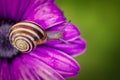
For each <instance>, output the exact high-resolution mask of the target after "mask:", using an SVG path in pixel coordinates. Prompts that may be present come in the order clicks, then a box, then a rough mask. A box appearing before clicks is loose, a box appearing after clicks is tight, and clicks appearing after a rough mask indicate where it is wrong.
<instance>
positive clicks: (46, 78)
mask: <svg viewBox="0 0 120 80" xmlns="http://www.w3.org/2000/svg"><path fill="white" fill-rule="evenodd" d="M23 61H24V62H25V64H26V65H27V67H29V68H30V69H32V70H33V71H34V72H35V73H36V74H37V75H38V76H39V77H42V79H43V80H64V78H63V77H62V76H61V75H60V74H58V73H57V72H56V71H55V70H53V69H52V68H51V67H49V66H48V65H46V64H44V63H43V62H42V61H40V60H38V59H36V57H32V56H29V55H25V56H23Z"/></svg>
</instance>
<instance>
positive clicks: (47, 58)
mask: <svg viewBox="0 0 120 80" xmlns="http://www.w3.org/2000/svg"><path fill="white" fill-rule="evenodd" d="M30 55H32V56H35V57H36V58H38V59H40V60H41V61H43V62H44V63H46V64H47V65H49V66H51V67H52V68H53V69H55V70H56V71H58V72H59V73H60V74H62V76H64V77H73V76H76V75H77V74H78V72H79V70H80V67H79V64H78V63H77V61H75V60H74V59H73V58H72V57H70V56H69V55H67V54H66V53H64V52H61V51H59V50H56V49H54V48H50V47H47V46H38V47H37V48H36V49H35V50H33V52H31V53H30Z"/></svg>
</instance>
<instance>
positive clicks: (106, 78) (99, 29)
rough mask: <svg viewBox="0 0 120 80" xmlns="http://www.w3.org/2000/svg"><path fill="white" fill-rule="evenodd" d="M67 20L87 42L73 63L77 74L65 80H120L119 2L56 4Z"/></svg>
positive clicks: (63, 0)
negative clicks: (79, 68)
mask: <svg viewBox="0 0 120 80" xmlns="http://www.w3.org/2000/svg"><path fill="white" fill-rule="evenodd" d="M56 3H57V5H58V6H59V7H60V8H61V9H62V10H63V12H64V14H65V16H66V17H67V19H68V20H72V23H74V24H76V25H77V26H78V27H79V28H80V31H81V36H82V37H84V38H85V39H86V41H87V51H86V52H85V54H83V55H81V56H78V57H77V58H76V60H77V61H78V62H79V63H80V65H81V71H80V74H79V75H78V76H77V77H75V78H71V79H68V80H120V69H119V68H120V65H119V63H120V62H119V61H120V47H119V46H120V42H119V41H120V40H119V39H120V7H119V5H120V1H119V0H57V1H56Z"/></svg>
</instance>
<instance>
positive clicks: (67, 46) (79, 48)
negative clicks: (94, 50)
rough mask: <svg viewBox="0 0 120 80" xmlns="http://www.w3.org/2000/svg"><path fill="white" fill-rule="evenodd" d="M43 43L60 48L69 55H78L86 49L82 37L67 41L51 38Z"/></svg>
mask: <svg viewBox="0 0 120 80" xmlns="http://www.w3.org/2000/svg"><path fill="white" fill-rule="evenodd" d="M45 45H46V46H49V47H52V48H54V49H57V50H61V51H63V52H65V53H66V54H69V55H70V56H78V55H81V54H83V53H84V52H85V51H86V42H85V40H84V39H82V38H78V39H76V40H73V41H68V43H65V42H62V41H55V40H52V41H48V42H47V43H45Z"/></svg>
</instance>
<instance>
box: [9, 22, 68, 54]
mask: <svg viewBox="0 0 120 80" xmlns="http://www.w3.org/2000/svg"><path fill="white" fill-rule="evenodd" d="M64 28H65V27H63V29H61V31H60V32H46V31H45V30H43V29H42V28H41V27H40V26H39V25H38V24H36V23H33V22H28V21H24V22H19V23H17V24H15V25H13V26H12V27H11V29H10V32H9V41H10V43H11V44H12V45H13V46H14V47H15V48H16V49H18V50H19V51H21V52H30V51H32V50H33V49H34V48H35V47H36V46H37V45H39V44H43V43H45V42H46V41H47V40H58V39H59V40H62V41H64V40H63V39H62V37H63V35H62V32H63V30H64ZM64 42H66V41H64Z"/></svg>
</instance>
